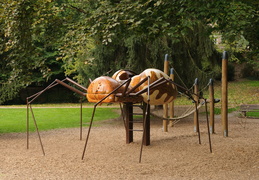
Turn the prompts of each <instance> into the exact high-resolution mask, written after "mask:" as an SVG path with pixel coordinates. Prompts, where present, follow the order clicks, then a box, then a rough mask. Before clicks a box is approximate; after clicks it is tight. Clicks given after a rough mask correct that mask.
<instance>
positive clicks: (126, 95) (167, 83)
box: [27, 69, 211, 162]
mask: <svg viewBox="0 0 259 180" xmlns="http://www.w3.org/2000/svg"><path fill="white" fill-rule="evenodd" d="M66 81H68V82H70V83H72V84H73V85H75V86H77V87H78V88H79V89H81V90H83V91H84V92H82V91H81V90H79V89H77V88H74V87H72V86H70V85H68V84H67V83H65V82H66ZM58 84H61V85H63V86H65V87H67V88H69V89H70V90H72V91H74V92H76V93H78V94H79V95H81V96H86V98H87V99H88V101H89V102H95V105H94V109H93V112H92V118H91V121H90V125H89V129H88V133H87V137H86V141H85V146H84V150H83V154H82V159H84V155H85V151H86V147H87V143H88V139H89V135H90V132H91V127H92V123H93V119H94V115H95V110H96V107H97V106H98V105H99V104H101V103H104V102H105V103H125V102H132V103H140V102H143V101H144V102H145V103H147V104H148V105H163V104H165V103H169V102H171V101H173V100H174V99H175V98H176V96H177V94H178V91H177V88H179V89H182V90H183V91H184V93H185V94H186V95H187V96H189V97H190V98H191V99H192V100H194V99H193V96H192V95H193V93H192V92H189V91H188V90H186V89H185V88H184V87H182V86H180V85H178V84H176V83H175V82H173V81H172V80H171V79H170V77H169V76H168V75H167V74H165V73H164V72H162V71H160V70H158V69H146V70H145V71H143V72H142V73H140V74H139V75H137V74H136V73H134V72H133V71H130V70H119V71H117V72H116V73H115V74H114V75H113V76H112V77H108V76H101V77H99V78H97V79H95V80H94V81H92V82H91V83H90V85H89V87H88V88H85V87H83V86H82V85H80V84H78V83H76V82H75V81H73V80H71V79H69V78H65V79H64V80H58V79H56V80H55V81H54V82H52V83H51V84H50V85H49V86H48V87H46V88H45V89H44V90H42V91H40V92H38V93H36V94H34V95H32V96H30V97H28V98H27V148H28V133H29V132H28V124H29V123H28V111H29V110H28V109H29V107H30V108H31V105H30V104H31V103H32V102H33V101H34V100H35V99H36V98H37V97H38V96H40V95H41V94H42V93H43V92H45V91H46V90H48V89H50V88H52V87H54V86H56V85H58ZM195 95H196V94H195ZM196 96H198V95H196ZM205 101H206V100H205ZM205 104H206V103H205ZM196 110H197V106H196ZM31 111H32V109H31ZM32 115H33V112H32ZM145 115H147V112H146V113H145ZM33 119H34V123H35V126H36V130H37V133H38V136H39V139H40V143H41V147H42V151H43V154H45V153H44V149H43V145H42V142H41V138H40V134H39V132H38V127H37V124H36V121H35V118H34V115H33ZM145 119H146V116H145V118H144V125H143V126H144V127H145V121H146V120H145ZM144 131H145V128H144ZM197 132H198V135H199V143H200V133H199V130H198V131H197ZM208 134H209V133H208ZM143 139H144V133H143ZM143 139H142V145H141V151H140V158H139V162H141V155H142V148H143ZM209 139H210V136H209ZM210 147H211V145H210ZM210 149H211V148H210Z"/></svg>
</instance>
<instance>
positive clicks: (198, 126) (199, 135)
mask: <svg viewBox="0 0 259 180" xmlns="http://www.w3.org/2000/svg"><path fill="white" fill-rule="evenodd" d="M194 103H195V108H196V118H197V132H198V138H199V144H201V134H200V121H199V118H198V107H197V103H196V102H194Z"/></svg>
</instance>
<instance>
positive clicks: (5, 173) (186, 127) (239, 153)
mask: <svg viewBox="0 0 259 180" xmlns="http://www.w3.org/2000/svg"><path fill="white" fill-rule="evenodd" d="M201 119H202V120H201V125H200V127H201V141H202V144H201V145H199V144H198V137H197V135H196V134H195V133H194V132H193V123H192V118H189V119H185V120H183V121H181V122H180V123H178V124H177V125H176V126H175V127H173V128H169V132H167V133H164V132H162V130H161V124H162V122H161V121H160V120H155V119H153V120H152V122H151V145H150V146H147V147H144V148H143V156H142V163H138V159H139V152H140V143H141V133H135V134H134V143H131V144H125V130H124V126H123V123H122V122H121V121H119V120H109V121H105V122H102V124H99V125H98V126H95V127H94V128H93V129H92V132H91V136H90V140H89V144H88V145H89V146H88V148H87V151H86V155H85V159H84V160H81V155H82V151H83V146H84V140H83V141H80V140H79V128H72V129H59V130H51V131H45V132H41V137H42V141H43V144H44V148H45V152H46V156H43V155H42V152H41V149H40V145H39V142H38V137H37V136H36V134H35V133H33V134H31V136H30V149H29V150H27V149H26V134H25V133H11V134H0V152H1V153H0V159H1V161H0V179H4V180H9V179H21V180H23V179H24V180H25V179H26V180H28V179H69V180H70V179H105V180H107V179H156V180H157V179H199V180H200V179H206V180H207V179H221V180H222V179H235V180H236V179H240V180H241V179H250V180H256V179H259V140H258V139H259V119H249V120H247V121H246V123H244V122H243V123H241V121H240V119H238V118H235V117H232V116H231V117H230V118H229V137H228V138H224V137H222V132H221V125H220V119H219V117H217V118H216V134H213V135H212V148H213V153H210V152H209V144H208V138H207V133H206V123H205V121H204V119H203V118H201ZM95 125H97V124H96V123H95ZM86 132H87V129H86V128H85V129H84V137H85V136H86Z"/></svg>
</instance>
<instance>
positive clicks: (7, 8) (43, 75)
mask: <svg viewBox="0 0 259 180" xmlns="http://www.w3.org/2000/svg"><path fill="white" fill-rule="evenodd" d="M57 5H58V4H56V3H53V2H51V1H50V0H49V1H45V0H36V1H35V0H18V1H12V0H4V1H3V2H1V9H0V14H1V20H0V26H1V27H3V28H1V32H0V35H1V36H2V37H3V38H2V42H1V46H0V47H1V49H0V57H1V62H0V63H1V68H2V69H1V76H0V83H1V84H0V94H1V96H0V104H1V103H3V102H5V101H7V100H10V99H12V98H13V97H14V96H15V95H16V94H17V93H18V92H19V90H20V89H22V88H24V87H25V86H28V85H30V84H31V83H40V82H44V81H46V80H48V79H50V78H51V77H52V76H54V75H57V74H60V73H63V70H62V68H61V66H62V62H59V61H56V57H57V55H58V47H59V44H60V42H59V40H60V37H61V36H62V33H64V29H62V27H64V25H63V21H62V20H63V17H62V16H61V12H62V9H60V8H59V7H58V6H57Z"/></svg>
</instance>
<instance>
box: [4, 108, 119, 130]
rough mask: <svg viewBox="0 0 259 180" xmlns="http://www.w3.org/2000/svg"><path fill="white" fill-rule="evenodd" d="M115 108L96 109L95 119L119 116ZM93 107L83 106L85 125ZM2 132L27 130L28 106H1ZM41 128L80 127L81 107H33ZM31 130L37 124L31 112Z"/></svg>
mask: <svg viewBox="0 0 259 180" xmlns="http://www.w3.org/2000/svg"><path fill="white" fill-rule="evenodd" d="M113 109H114V108H98V107H97V109H96V113H95V118H94V121H101V120H107V119H113V118H118V117H119V114H118V113H116V112H114V111H113ZM92 111H93V108H83V125H84V126H86V125H87V124H88V123H87V122H89V121H90V119H91V115H92ZM0 112H1V113H0V133H10V132H25V131H26V117H27V110H26V108H0ZM33 112H34V115H35V119H36V120H37V124H38V128H39V130H40V131H41V130H49V129H56V128H70V127H79V125H80V108H33ZM29 117H30V131H35V126H34V123H33V119H32V116H31V113H30V116H29Z"/></svg>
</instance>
